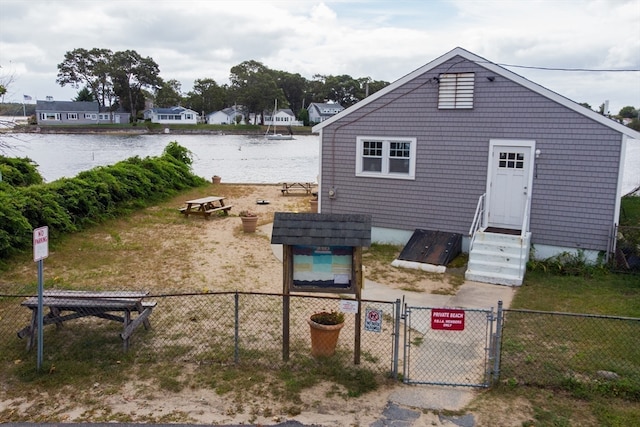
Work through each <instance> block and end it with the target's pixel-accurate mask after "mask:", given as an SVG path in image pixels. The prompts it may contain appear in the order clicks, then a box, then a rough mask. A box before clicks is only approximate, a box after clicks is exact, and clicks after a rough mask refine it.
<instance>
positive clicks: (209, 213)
mask: <svg viewBox="0 0 640 427" xmlns="http://www.w3.org/2000/svg"><path fill="white" fill-rule="evenodd" d="M232 207H233V205H227V206H221V207H217V208H212V209H207V210H206V211H204V213H205V215H211V214H212V213H214V212H217V211H223V212H224V214H225V215H229V210H230V209H231V208H232ZM192 213H193V212H192Z"/></svg>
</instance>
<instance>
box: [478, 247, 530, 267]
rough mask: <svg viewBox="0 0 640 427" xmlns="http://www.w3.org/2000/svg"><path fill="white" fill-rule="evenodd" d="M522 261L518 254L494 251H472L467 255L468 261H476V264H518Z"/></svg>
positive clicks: (522, 257)
mask: <svg viewBox="0 0 640 427" xmlns="http://www.w3.org/2000/svg"><path fill="white" fill-rule="evenodd" d="M521 259H524V256H521V254H520V253H517V254H514V253H506V252H496V251H487V250H477V249H474V250H473V251H472V253H471V254H469V261H478V262H484V261H486V262H502V263H507V264H511V263H517V264H520V260H521Z"/></svg>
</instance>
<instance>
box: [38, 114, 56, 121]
mask: <svg viewBox="0 0 640 427" xmlns="http://www.w3.org/2000/svg"><path fill="white" fill-rule="evenodd" d="M40 120H60V113H40Z"/></svg>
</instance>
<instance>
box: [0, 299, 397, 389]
mask: <svg viewBox="0 0 640 427" xmlns="http://www.w3.org/2000/svg"><path fill="white" fill-rule="evenodd" d="M25 297H27V295H19V296H0V307H1V309H0V317H1V319H0V320H1V322H0V337H2V342H1V343H0V353H3V354H4V355H5V361H10V360H8V358H15V359H16V360H18V359H25V358H28V357H31V356H32V355H33V353H34V351H33V350H32V351H27V350H26V348H25V347H26V344H27V339H28V327H29V325H30V323H31V310H27V309H25V308H24V307H22V306H21V303H22V302H23V301H24V300H25ZM284 298H285V296H283V295H280V294H264V293H247V292H224V293H199V294H172V295H150V296H148V297H146V298H145V299H144V302H145V306H151V305H152V303H155V306H153V311H152V314H151V315H150V316H149V318H148V320H149V321H150V324H151V328H149V329H148V330H146V328H144V327H143V326H142V324H140V327H138V328H137V329H136V330H135V332H134V333H132V334H131V336H130V338H129V340H130V343H129V350H128V351H127V352H126V354H123V345H122V339H121V333H122V332H123V328H122V323H119V322H107V321H105V320H103V319H101V318H106V319H109V320H117V319H116V317H117V316H118V315H119V314H118V313H106V312H105V313H103V312H101V311H94V312H86V311H83V310H90V309H79V310H78V309H76V310H72V311H71V312H70V314H67V316H70V318H69V320H71V319H73V321H72V322H67V321H64V322H63V323H62V325H60V327H56V326H54V325H48V323H47V319H46V318H45V327H44V328H43V335H44V336H43V347H44V352H45V354H46V358H47V360H49V361H50V363H54V362H53V361H56V360H65V359H67V360H72V359H73V358H74V357H79V355H80V354H82V355H83V356H81V357H95V358H96V360H100V359H101V358H103V357H104V356H105V355H113V356H114V357H120V358H123V357H126V358H129V359H131V358H133V359H135V360H138V361H141V362H144V363H154V362H157V363H162V364H175V365H184V364H196V365H220V366H230V365H251V366H259V367H267V368H274V367H280V366H282V365H283V364H284V363H285V362H287V361H292V362H293V363H296V361H298V360H301V359H308V358H309V356H310V351H311V339H310V327H309V324H308V323H307V319H308V318H309V317H310V315H311V314H313V313H315V312H318V311H339V309H340V300H341V299H340V298H336V297H321V296H301V295H290V296H289V297H288V298H289V312H290V316H289V319H290V323H289V340H288V342H289V346H288V347H289V351H288V354H286V355H285V354H284V352H283V301H285V299H284ZM353 301H355V300H353ZM367 308H369V309H375V310H379V311H380V312H381V313H383V319H382V322H381V328H380V331H379V332H372V331H368V330H366V329H365V326H364V325H365V321H364V319H361V325H362V328H361V332H360V349H361V352H360V358H359V366H360V367H362V368H365V369H369V370H371V371H373V372H375V373H378V374H383V375H386V376H390V377H395V376H396V375H397V369H398V367H397V348H396V347H397V344H396V342H397V339H396V337H397V329H398V324H399V311H400V302H399V300H398V301H396V302H385V301H370V300H363V301H362V304H361V311H362V316H364V313H365V310H366V309H367ZM47 312H48V310H47V309H45V310H44V313H45V315H46V313H47ZM63 314H64V313H63ZM120 314H121V313H120ZM100 317H101V318H100ZM355 317H356V314H349V313H345V322H344V327H343V328H342V330H341V331H340V337H339V340H338V344H337V348H336V353H335V355H334V356H333V357H334V360H335V361H336V362H337V363H344V364H354V354H355V353H354V352H355V338H356V333H355V324H356V322H355ZM135 318H136V316H135V314H134V315H132V316H131V320H132V321H134V320H135ZM49 323H54V322H52V321H50V322H49ZM47 325H48V326H47ZM17 332H18V336H16V333H17ZM19 337H22V338H23V339H19ZM3 347H4V348H3ZM1 357H2V356H0V358H1Z"/></svg>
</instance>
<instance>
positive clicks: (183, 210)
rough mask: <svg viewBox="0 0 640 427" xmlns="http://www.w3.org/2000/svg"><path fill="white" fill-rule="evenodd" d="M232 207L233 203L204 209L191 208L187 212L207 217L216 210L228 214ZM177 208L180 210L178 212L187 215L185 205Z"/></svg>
mask: <svg viewBox="0 0 640 427" xmlns="http://www.w3.org/2000/svg"><path fill="white" fill-rule="evenodd" d="M232 207H233V205H227V206H219V207H217V208H210V209H206V210H204V211H201V210H196V209H191V210H190V211H189V212H188V214H189V215H202V216H204V217H205V218H208V217H209V216H210V215H211V214H212V213H214V212H218V211H222V212H223V213H224V214H225V215H229V210H231V208H232ZM178 210H179V211H180V213H182V214H185V215H187V208H186V207H182V208H179V209H178Z"/></svg>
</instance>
